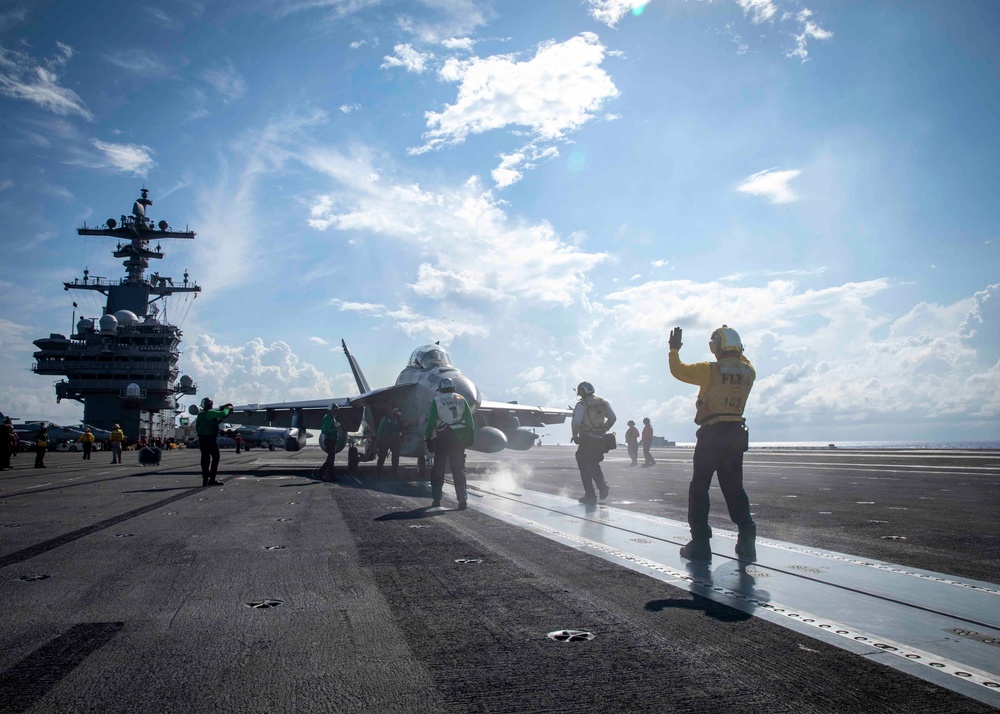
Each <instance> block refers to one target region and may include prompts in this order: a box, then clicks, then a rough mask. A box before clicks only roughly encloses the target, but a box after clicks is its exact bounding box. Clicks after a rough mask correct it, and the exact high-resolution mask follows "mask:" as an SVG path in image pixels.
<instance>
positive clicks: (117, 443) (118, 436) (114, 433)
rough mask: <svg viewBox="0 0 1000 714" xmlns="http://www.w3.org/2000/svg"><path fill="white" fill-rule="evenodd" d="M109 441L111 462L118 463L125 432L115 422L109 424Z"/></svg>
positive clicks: (120, 457) (120, 458) (120, 459)
mask: <svg viewBox="0 0 1000 714" xmlns="http://www.w3.org/2000/svg"><path fill="white" fill-rule="evenodd" d="M108 441H110V442H111V463H113V464H120V463H121V462H122V445H123V444H124V443H125V432H123V431H122V428H121V427H120V426H118V425H117V424H112V425H111V435H110V436H109V437H108Z"/></svg>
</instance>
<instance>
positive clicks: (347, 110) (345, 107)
mask: <svg viewBox="0 0 1000 714" xmlns="http://www.w3.org/2000/svg"><path fill="white" fill-rule="evenodd" d="M360 108H361V105H360V104H341V105H340V112H341V113H342V114H352V113H354V112H356V111H358V110H359V109H360Z"/></svg>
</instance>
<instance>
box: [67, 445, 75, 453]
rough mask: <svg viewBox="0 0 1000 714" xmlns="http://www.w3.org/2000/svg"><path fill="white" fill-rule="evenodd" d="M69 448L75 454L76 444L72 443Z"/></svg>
mask: <svg viewBox="0 0 1000 714" xmlns="http://www.w3.org/2000/svg"><path fill="white" fill-rule="evenodd" d="M69 450H70V451H72V452H73V453H74V454H75V453H76V444H73V445H72V446H71V447H69Z"/></svg>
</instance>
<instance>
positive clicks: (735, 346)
mask: <svg viewBox="0 0 1000 714" xmlns="http://www.w3.org/2000/svg"><path fill="white" fill-rule="evenodd" d="M708 347H709V349H710V350H712V354H713V355H719V354H722V353H723V352H735V353H736V354H740V353H741V352H743V342H742V340H740V335H739V333H738V332H736V330H734V329H733V328H731V327H729V326H728V325H723V326H722V327H720V328H719V329H718V330H716V331H715V332H713V333H712V339H711V340H709V342H708Z"/></svg>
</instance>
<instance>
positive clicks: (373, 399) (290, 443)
mask: <svg viewBox="0 0 1000 714" xmlns="http://www.w3.org/2000/svg"><path fill="white" fill-rule="evenodd" d="M340 344H341V346H342V347H343V349H344V354H345V355H346V356H347V361H348V363H350V365H351V372H352V373H353V374H354V380H355V382H356V383H357V385H358V391H359V392H361V394H359V395H358V396H355V397H330V398H328V399H313V400H309V401H301V402H280V403H275V404H243V405H239V406H236V407H234V408H233V413H232V414H231V415H230V416H229V417H227V419H228V420H229V421H231V422H234V423H237V424H260V425H263V424H267V425H269V426H283V427H289V428H290V429H289V434H288V437H287V438H286V439H285V449H286V450H287V451H298V450H299V449H301V448H302V447H303V446H305V443H306V437H307V433H306V429H307V428H310V429H319V428H320V426H321V425H322V422H323V416H324V415H325V414H326V412H327V410H328V409H329V408H330V405H331V404H336V405H337V407H338V411H337V420H338V421H339V422H340V423H341V425H342V427H343V428H344V429H345V430H346V431H347V432H348V433H349V434H350V438H348V439H346V440H342V441H343V442H344V443H345V445H346V446H347V448H348V456H347V463H348V469H350V470H351V471H354V470H356V469H357V466H358V463H359V462H361V461H371V460H372V459H374V458H375V455H376V454H375V432H376V429H377V428H378V424H379V421H380V420H381V419H382V417H383V416H385V415H386V414H388V413H389V412H390V411H392V410H393V409H394V408H396V407H398V408H399V409H400V410H401V411H402V412H403V439H402V446H401V449H400V456H408V457H413V458H416V459H417V469H418V475H419V476H420V478H424V477H426V467H427V463H428V458H429V457H430V454H429V453H428V452H427V448H426V445H425V443H424V430H425V429H426V426H427V415H428V412H429V411H430V403H431V400H433V399H434V397H435V396H436V395H437V393H438V391H437V388H438V385H439V384H440V383H441V380H442V379H445V378H448V379H451V380H452V381H453V382H454V383H455V388H456V391H457V392H458V393H460V394H461V395H462V396H463V397H465V399H466V400H467V401H468V402H469V405H470V406H471V407H472V411H473V418H474V422H475V426H476V434H475V440H474V441H473V443H472V446H471V447H469V448H471V449H472V450H473V451H482V452H485V453H495V452H498V451H501V450H503V449H505V448H507V449H517V450H519V451H526V450H527V449H530V448H531V447H532V446H534V444H535V441H536V439H537V438H538V437H537V435H536V434H535V432H533V431H532V430H531V428H529V427H543V426H545V425H547V424H562V423H563V422H564V421H565V420H566V417H568V416H571V415H572V413H573V412H572V411H571V410H569V409H559V408H554V407H535V406H528V405H522V404H517V403H516V402H490V401H486V400H484V399H483V398H482V395H481V394H480V393H479V389H478V388H477V387H476V385H475V384H474V383H473V382H472V380H471V379H469V378H468V377H466V376H465V375H464V374H462V372H461V371H459V369H458V368H457V367H455V366H454V365H453V364H452V361H451V357H450V356H449V355H448V353H447V352H446V351H445V350H444V349H442V348H441V346H440V345H439V344H433V345H423V346H421V347H418V348H416V349H415V350H413V353H412V354H411V355H410V359H409V361H408V362H407V364H406V367H404V368H403V371H402V372H400V373H399V377H398V378H397V379H396V383H395V384H394V385H393V386H391V387H381V388H379V389H372V388H371V387H369V385H368V380H367V379H365V376H364V374H363V373H362V372H361V367H360V366H359V364H358V361H357V360H356V359H355V358H354V355H352V354H351V351H350V350H349V349H348V348H347V343H346V342H345V341H344V340H341V342H340ZM321 446H322V448H323V449H324V451H325V450H326V447H325V446H323V445H322V443H321ZM341 448H343V447H341Z"/></svg>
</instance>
